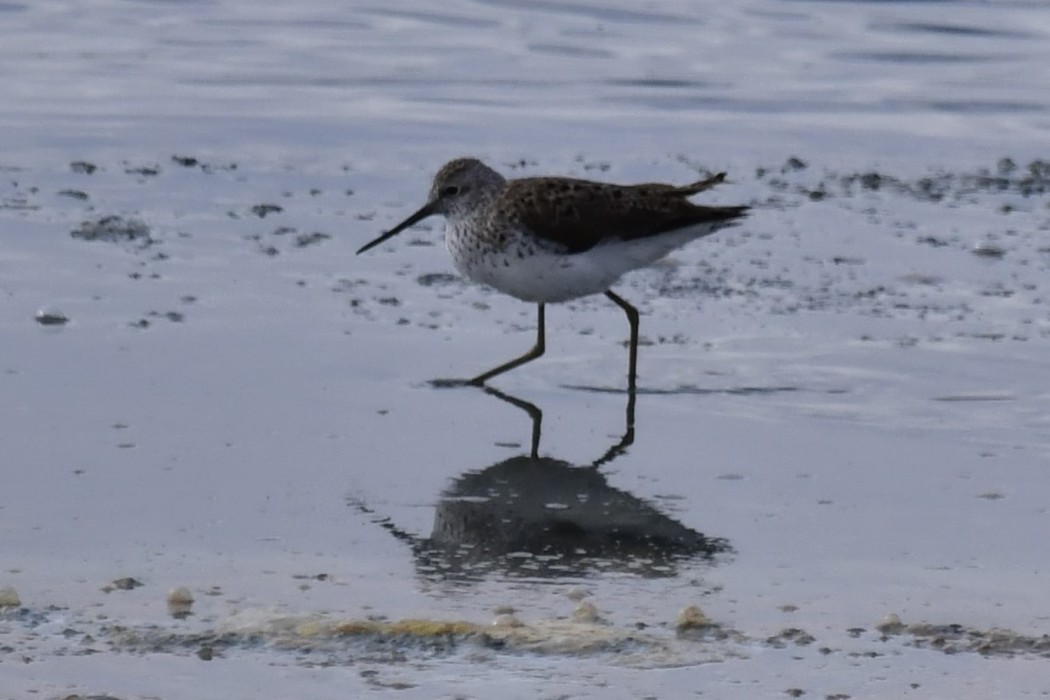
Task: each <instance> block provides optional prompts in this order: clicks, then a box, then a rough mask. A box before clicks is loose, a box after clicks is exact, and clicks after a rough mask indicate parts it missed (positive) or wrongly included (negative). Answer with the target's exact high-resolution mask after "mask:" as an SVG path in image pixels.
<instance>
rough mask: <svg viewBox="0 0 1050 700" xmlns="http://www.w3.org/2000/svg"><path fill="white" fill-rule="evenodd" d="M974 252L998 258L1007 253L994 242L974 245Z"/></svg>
mask: <svg viewBox="0 0 1050 700" xmlns="http://www.w3.org/2000/svg"><path fill="white" fill-rule="evenodd" d="M973 254H974V255H976V256H978V257H982V258H992V259H993V260H998V259H999V258H1001V257H1003V256H1005V255H1006V251H1005V250H1003V249H1002V248H1001V247H1000V246H997V245H995V244H994V243H978V244H977V245H975V246H974V247H973Z"/></svg>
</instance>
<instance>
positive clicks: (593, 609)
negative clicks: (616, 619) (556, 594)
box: [572, 601, 601, 622]
mask: <svg viewBox="0 0 1050 700" xmlns="http://www.w3.org/2000/svg"><path fill="white" fill-rule="evenodd" d="M572 619H573V620H575V621H576V622H598V620H600V619H601V615H600V614H598V608H597V606H595V604H594V603H591V602H587V601H584V602H582V603H580V604H579V605H577V606H576V609H575V610H573V611H572Z"/></svg>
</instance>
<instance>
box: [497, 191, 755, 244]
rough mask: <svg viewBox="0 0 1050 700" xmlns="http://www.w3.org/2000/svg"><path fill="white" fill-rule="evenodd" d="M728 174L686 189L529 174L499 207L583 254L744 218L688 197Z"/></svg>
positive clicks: (741, 211)
mask: <svg viewBox="0 0 1050 700" xmlns="http://www.w3.org/2000/svg"><path fill="white" fill-rule="evenodd" d="M724 177H725V176H724V175H723V174H719V175H716V176H714V177H712V178H708V179H707V180H701V181H700V182H696V183H693V184H692V185H686V186H684V187H675V186H673V185H663V184H643V185H612V184H606V183H599V182H589V181H587V180H574V179H571V178H549V177H544V178H526V179H522V180H512V181H510V182H508V183H507V187H506V189H505V190H504V193H503V195H502V196H501V198H500V202H499V204H498V209H499V210H500V215H503V216H506V217H507V218H509V219H511V220H515V221H518V222H520V223H521V225H522V226H524V227H525V228H527V229H528V230H529V231H531V232H532V233H533V234H535V235H536V236H538V237H540V238H542V239H545V240H547V241H550V242H552V243H557V244H560V245H562V246H564V248H565V252H567V253H582V252H584V251H587V250H590V249H591V248H593V247H594V246H596V245H597V244H598V243H600V242H601V241H602V240H605V239H609V238H613V239H620V240H631V239H635V238H645V237H648V236H656V235H658V234H661V233H667V232H669V231H674V230H677V229H680V228H685V227H687V226H692V225H695V224H701V223H718V222H729V221H730V220H732V219H736V218H738V217H740V216H743V214H744V213H745V212H746V211H747V207H704V206H699V205H696V204H693V203H692V202H690V201H689V200H688V199H687V197H689V196H691V195H693V194H696V193H697V192H701V191H703V190H705V189H708V188H709V187H711V186H712V185H715V184H717V183H718V182H721V181H722V179H723V178H724Z"/></svg>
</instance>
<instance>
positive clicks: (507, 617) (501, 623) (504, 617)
mask: <svg viewBox="0 0 1050 700" xmlns="http://www.w3.org/2000/svg"><path fill="white" fill-rule="evenodd" d="M492 626H493V627H522V626H523V625H522V622H521V620H519V619H518V618H517V617H515V616H514V615H511V614H510V613H502V614H500V615H496V617H495V618H494V619H493V620H492Z"/></svg>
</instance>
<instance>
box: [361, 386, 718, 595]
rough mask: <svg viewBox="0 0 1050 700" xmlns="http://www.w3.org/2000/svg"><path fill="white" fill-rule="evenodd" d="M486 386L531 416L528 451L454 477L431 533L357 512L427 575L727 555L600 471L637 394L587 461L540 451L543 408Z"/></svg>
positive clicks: (461, 576)
mask: <svg viewBox="0 0 1050 700" xmlns="http://www.w3.org/2000/svg"><path fill="white" fill-rule="evenodd" d="M485 391H486V392H487V393H488V394H489V395H491V396H494V397H496V398H498V399H500V400H502V401H505V402H507V403H509V404H511V405H513V406H516V407H518V408H520V409H522V410H523V411H525V412H526V413H527V414H528V415H529V416H530V418H531V419H532V441H531V448H530V452H529V454H528V455H524V454H523V455H519V456H516V457H511V458H510V459H506V460H503V461H501V462H498V463H496V464H493V465H492V466H489V467H486V468H484V469H481V470H472V471H468V472H466V473H464V474H463V475H462V476H460V477H458V478H457V479H455V481H453V482H452V484H451V485H450V486H449V487H448V488H447V489H446V490H445V491H444V492H443V493H442V494H441V497H440V500H439V501H438V504H437V507H436V512H435V515H434V527H433V530H432V532H431V534H430V536H429V537H417V536H415V535H412V534H411V533H408V532H405V531H404V530H402V529H401V528H399V527H398V526H397V525H396V524H395V523H394V522H393V521H392V520H391V519H389V518H377V517H375V513H374V512H373V511H372V510H371V509H370V508H369V507H368V506H367V505H366V504H364V503H360V502H356V503H354V504H353V505H355V506H356V507H357V508H359V509H360V510H362V511H363V512H366V513H368V514H370V515H371V516H372V517H373V520H374V522H376V523H377V524H378V525H380V526H382V527H383V528H385V529H386V530H388V531H389V532H390V533H391V534H393V535H394V536H395V537H397V538H398V539H399V540H401V541H403V542H405V543H406V544H408V545H409V546H410V547H411V548H412V553H413V556H414V559H415V564H416V570H417V571H418V572H419V574H420V575H421V576H422V577H425V578H427V579H433V580H443V581H449V580H452V581H471V580H478V579H480V578H483V577H484V576H487V575H493V574H495V575H505V576H529V577H559V576H574V577H575V576H585V575H589V574H592V573H598V572H603V571H615V572H630V573H634V574H637V575H641V576H650V577H658V576H674V575H676V573H677V564H678V563H679V562H681V561H683V560H685V559H691V558H695V557H711V556H713V555H714V554H716V553H719V552H724V551H728V549H729V544H728V542H727V541H726V540H724V539H721V538H712V537H707V536H706V535H704V534H702V533H699V532H697V531H695V530H692V529H690V528H688V527H686V526H685V525H682V524H681V523H679V522H678V521H676V520H674V519H673V518H671V517H669V516H668V515H666V514H665V513H662V512H661V511H660V510H659V509H657V508H656V507H655V506H654V505H652V504H651V503H648V502H646V501H644V500H642V499H640V498H638V497H636V496H633V495H631V494H630V493H628V492H626V491H623V490H621V489H617V488H614V487H612V486H610V485H609V483H608V482H607V480H606V478H605V475H604V474H602V472H601V469H600V467H601V466H602V465H604V464H607V463H609V462H611V461H612V460H614V459H616V458H617V457H619V456H620V455H622V454H623V453H624V452H626V450H627V448H628V447H629V446H630V445H631V444H632V442H633V440H634V406H635V394H634V392H630V393H629V395H628V399H627V409H626V425H625V428H624V433H623V436H622V437H621V438H620V439H619V440H618V441H617V442H616V443H615V444H613V445H612V446H611V447H609V448H608V449H607V450H606V451H605V452H604V454H602V455H601V456H600V457H598V458H597V459H596V460H594V461H593V462H591V463H590V464H588V465H584V466H576V465H573V464H570V463H568V462H566V461H564V460H560V459H554V458H552V457H541V456H539V443H540V434H541V430H542V423H543V413H542V412H541V411H540V409H539V407H538V406H536V405H535V404H532V403H530V402H528V401H524V400H522V399H520V398H517V397H513V396H509V395H507V394H504V393H502V392H500V391H497V390H495V389H491V388H486V389H485Z"/></svg>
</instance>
